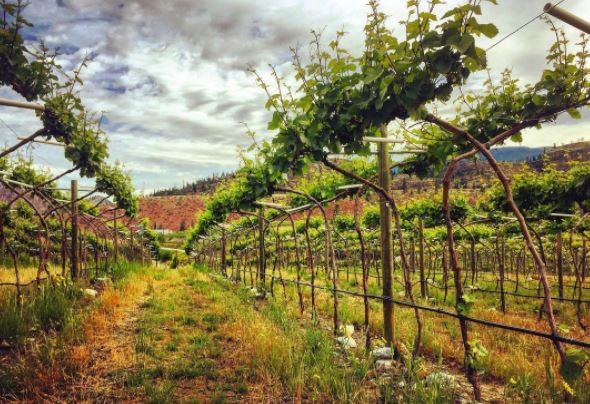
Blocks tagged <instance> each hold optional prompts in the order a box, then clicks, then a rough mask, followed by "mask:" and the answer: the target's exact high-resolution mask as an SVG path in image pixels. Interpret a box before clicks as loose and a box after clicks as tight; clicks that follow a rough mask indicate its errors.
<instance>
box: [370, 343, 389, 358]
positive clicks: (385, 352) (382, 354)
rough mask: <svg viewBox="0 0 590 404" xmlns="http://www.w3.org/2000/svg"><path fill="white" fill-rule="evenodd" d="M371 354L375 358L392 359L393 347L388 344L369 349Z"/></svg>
mask: <svg viewBox="0 0 590 404" xmlns="http://www.w3.org/2000/svg"><path fill="white" fill-rule="evenodd" d="M371 356H372V357H374V358H375V359H392V358H393V349H391V347H388V346H384V347H382V348H375V349H373V350H372V351H371Z"/></svg>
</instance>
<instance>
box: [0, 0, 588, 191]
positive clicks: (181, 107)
mask: <svg viewBox="0 0 590 404" xmlns="http://www.w3.org/2000/svg"><path fill="white" fill-rule="evenodd" d="M30 2H31V5H30V6H29V7H28V9H27V11H26V16H27V18H28V19H29V20H30V21H31V22H33V23H34V24H35V27H34V28H33V29H30V30H28V31H27V40H29V41H31V42H38V41H40V40H43V41H44V42H45V43H46V45H47V46H49V47H51V48H53V47H59V48H60V49H61V53H62V56H61V57H60V61H61V63H62V65H63V67H64V69H66V70H72V69H74V68H75V67H76V66H77V64H78V63H79V62H80V60H81V59H82V58H83V57H84V56H85V55H87V56H88V57H89V58H90V60H91V61H90V63H89V67H88V68H87V69H86V70H84V72H83V74H82V78H83V80H84V83H85V85H84V87H83V89H82V97H83V100H84V102H85V104H86V105H87V106H88V107H89V108H90V109H91V110H93V111H104V112H105V114H106V120H105V126H104V127H105V129H106V131H107V133H108V136H109V140H110V150H111V160H112V161H115V160H119V161H121V162H123V163H124V164H125V165H126V167H127V169H129V170H130V171H131V173H132V176H133V179H134V183H135V186H136V187H137V189H138V190H140V191H142V190H143V191H145V192H149V191H151V190H153V189H155V188H162V187H166V186H171V185H179V184H181V183H182V182H183V181H191V180H194V179H196V178H199V177H203V176H207V175H210V174H212V173H221V172H227V171H230V170H232V169H234V168H235V167H236V166H237V159H236V147H237V146H244V145H246V144H247V143H248V142H249V138H248V137H247V136H246V135H245V130H244V126H243V123H244V122H245V123H247V124H248V125H249V126H250V127H251V128H252V129H254V130H256V131H257V132H258V134H259V135H260V136H261V137H264V136H268V134H267V133H265V127H266V125H265V122H266V121H267V119H268V115H267V112H266V111H265V110H264V108H263V107H264V102H265V95H264V94H263V93H262V92H261V90H259V89H258V88H257V87H256V86H255V83H254V80H253V78H252V76H251V75H250V74H249V73H247V72H246V69H245V68H246V66H248V65H251V66H254V67H256V68H258V69H259V70H260V71H261V72H263V73H265V72H268V68H267V65H268V64H272V65H275V66H277V69H278V70H279V71H280V72H282V73H283V74H285V75H288V73H289V71H290V53H289V47H290V46H297V45H298V44H299V45H301V46H302V47H305V46H306V45H305V44H307V43H308V42H309V39H310V35H309V31H310V30H311V29H316V30H321V29H323V30H324V37H325V38H326V42H327V41H328V40H329V39H330V38H331V37H332V36H333V33H334V32H335V31H336V30H340V29H344V30H345V31H346V32H348V37H347V39H346V41H345V45H346V47H347V48H349V49H350V50H352V51H356V52H358V51H360V49H361V47H362V40H363V38H362V27H363V25H364V22H365V16H366V12H367V6H366V4H365V3H366V2H365V0H324V1H322V2H318V1H314V0H274V1H268V0H265V1H262V0H167V1H162V0H135V1H125V0H117V1H115V0H103V1H96V0H31V1H30ZM382 3H383V5H382V8H383V10H384V11H385V12H386V13H387V14H388V15H390V24H391V26H392V27H394V28H395V27H396V26H397V23H396V22H397V21H399V20H401V19H403V18H404V17H405V15H406V12H405V9H404V5H405V3H406V2H405V1H403V0H389V1H387V0H384V1H383V2H382ZM447 3H449V4H457V3H461V1H458V0H457V1H455V0H449V1H447ZM498 3H499V5H498V6H485V7H484V12H485V15H486V16H485V17H483V18H482V20H487V21H493V22H494V23H496V25H497V26H498V28H499V29H500V35H499V36H498V37H497V38H496V39H494V40H482V41H481V43H480V44H481V45H480V46H483V47H487V46H489V45H491V44H492V43H494V42H495V41H496V40H497V39H499V38H501V37H503V36H504V35H506V34H508V33H509V32H511V31H512V30H514V29H516V28H517V27H518V26H520V25H522V24H523V23H525V22H526V21H528V20H530V19H531V18H533V17H534V16H535V15H537V14H539V13H540V12H541V10H542V7H543V4H544V3H545V0H526V1H524V0H499V1H498ZM584 3H587V0H567V1H566V2H565V3H563V6H564V7H566V8H567V9H568V10H570V11H573V12H574V13H576V14H578V15H580V16H582V17H584V18H588V19H590V12H589V8H588V7H587V4H586V7H584ZM567 31H568V32H569V33H570V34H571V37H572V39H576V37H575V35H577V33H576V32H575V30H573V29H569V28H568V29H567ZM400 32H401V28H400ZM551 41H552V36H551V33H550V32H549V30H548V29H547V26H546V25H545V24H544V23H543V22H541V21H539V20H537V21H534V22H533V23H531V24H530V25H529V26H527V27H526V28H524V29H523V30H521V31H520V32H518V33H517V34H515V35H513V36H511V37H510V38H508V39H506V40H505V41H503V42H502V43H500V44H499V45H497V46H496V47H494V48H493V49H492V50H491V51H490V52H489V59H490V62H491V67H492V69H493V71H494V72H495V73H499V72H500V71H502V70H503V69H504V68H511V69H513V71H514V74H515V75H516V76H517V77H520V78H522V80H523V81H531V80H534V79H535V78H536V77H538V76H539V75H540V72H541V71H542V68H543V63H544V52H545V50H546V49H547V48H548V47H549V46H550V44H551ZM473 83H474V84H473V85H477V83H478V78H477V77H476V78H474V80H473ZM0 96H2V97H10V98H16V96H15V95H14V94H12V93H11V91H9V90H6V89H0ZM0 118H1V119H2V122H0V127H1V128H2V130H1V131H0V142H2V143H6V144H11V143H13V142H14V141H15V133H17V134H18V135H26V134H29V133H32V132H33V131H34V130H35V129H37V128H38V127H39V123H38V122H37V121H36V118H35V116H34V115H33V114H32V113H30V112H27V111H13V110H6V109H1V110H0ZM7 126H8V127H10V129H9V128H8V127H7ZM589 129H590V114H588V113H584V114H583V119H582V120H578V121H572V120H571V119H569V118H562V119H560V121H559V122H558V123H557V124H555V125H551V126H550V127H547V128H545V129H544V130H542V131H534V132H531V133H529V134H528V136H526V139H525V144H526V145H532V146H539V145H541V146H543V145H551V144H553V143H558V144H559V143H562V142H570V141H572V140H576V139H578V138H581V137H584V136H586V137H587V138H590V131H589ZM13 131H14V132H13ZM29 152H31V153H33V156H34V158H35V160H36V161H37V162H38V163H39V164H43V165H47V166H50V167H52V169H53V170H55V171H56V172H58V171H59V169H61V168H65V167H67V163H66V162H65V161H64V160H63V158H61V157H60V153H61V150H56V149H55V148H52V147H51V146H35V149H34V150H30V151H29Z"/></svg>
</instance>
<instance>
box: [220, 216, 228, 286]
mask: <svg viewBox="0 0 590 404" xmlns="http://www.w3.org/2000/svg"><path fill="white" fill-rule="evenodd" d="M225 249H226V238H225V228H224V227H222V228H221V272H222V273H223V275H224V276H225V277H227V272H226V271H227V269H226V267H227V262H226V259H225Z"/></svg>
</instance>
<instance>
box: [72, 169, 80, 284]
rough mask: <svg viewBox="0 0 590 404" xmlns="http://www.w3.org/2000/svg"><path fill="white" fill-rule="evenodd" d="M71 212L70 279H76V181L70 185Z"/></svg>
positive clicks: (77, 264)
mask: <svg viewBox="0 0 590 404" xmlns="http://www.w3.org/2000/svg"><path fill="white" fill-rule="evenodd" d="M70 194H71V195H70V199H71V207H70V209H71V212H72V234H71V236H72V245H71V260H70V261H71V265H72V269H71V270H72V279H77V278H78V270H79V268H78V266H79V263H78V204H77V203H76V200H77V199H78V181H77V180H72V183H71V192H70Z"/></svg>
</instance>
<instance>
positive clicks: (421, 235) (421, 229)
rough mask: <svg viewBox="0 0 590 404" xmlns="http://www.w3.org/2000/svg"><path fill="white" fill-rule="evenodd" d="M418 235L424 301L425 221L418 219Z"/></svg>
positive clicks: (421, 290) (425, 292) (421, 287)
mask: <svg viewBox="0 0 590 404" xmlns="http://www.w3.org/2000/svg"><path fill="white" fill-rule="evenodd" d="M418 233H419V234H418V235H419V245H418V247H419V255H418V265H419V266H420V294H421V296H422V298H423V299H425V298H426V295H427V291H426V279H425V277H424V221H423V220H422V218H421V217H420V218H418Z"/></svg>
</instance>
